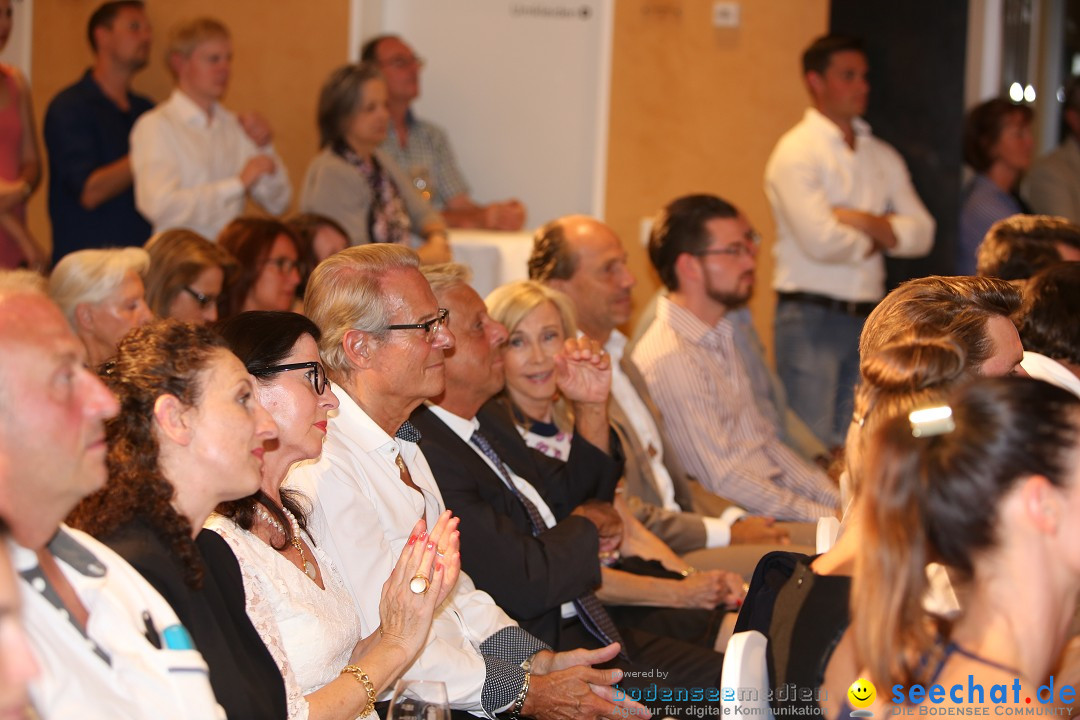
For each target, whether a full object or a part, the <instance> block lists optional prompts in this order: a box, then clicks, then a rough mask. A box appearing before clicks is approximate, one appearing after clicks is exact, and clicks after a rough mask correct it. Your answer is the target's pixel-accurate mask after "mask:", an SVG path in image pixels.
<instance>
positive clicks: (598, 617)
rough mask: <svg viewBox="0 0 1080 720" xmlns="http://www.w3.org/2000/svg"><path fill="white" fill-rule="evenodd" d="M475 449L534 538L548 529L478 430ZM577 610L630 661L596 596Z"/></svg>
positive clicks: (595, 633)
mask: <svg viewBox="0 0 1080 720" xmlns="http://www.w3.org/2000/svg"><path fill="white" fill-rule="evenodd" d="M469 440H470V442H472V444H473V445H475V446H476V447H478V448H479V449H480V452H482V453H484V455H485V456H486V457H487V459H488V460H490V461H491V462H492V463H493V464H494V465H495V467H496V468H498V469H499V475H500V476H502V481H503V483H505V484H506V487H507V488H509V490H510V492H512V493H514V497H516V498H517V499H518V502H520V503H521V504H522V505H523V506H524V507H525V512H526V513H528V515H529V521H530V523H531V524H532V532H533V536H536V535H539V534H540V533H542V532H543V531H544V530H546V529H547V523H546V522H544V517H543V516H542V515H541V514H540V511H539V510H538V509H537V508H536V505H534V504H533V503H532V502H531V501H530V500H529V498H527V497H525V495H523V494H522V493H521V491H520V490H518V489H517V486H516V485H514V480H513V478H512V477H511V476H510V471H509V470H508V469H507V467H506V464H505V463H503V461H502V458H500V457H499V454H498V453H497V452H495V448H493V447H491V443H489V442H488V440H487V438H486V437H484V436H483V435H482V434H481V433H480V431H479V430H475V431H473V434H472V437H471V438H469ZM573 602H574V609H575V610H577V614H578V617H579V618H580V619H581V622H582V624H583V625H585V629H586V630H588V631H589V634H590V635H592V636H593V637H595V638H596V639H597V640H599V641H600V642H602V643H603V644H604V645H610V644H611V643H613V642H617V643H619V655H620V656H621V657H623V658H624V659H627V660H629V659H630V657H629V655H628V654H627V652H626V643H625V642H623V639H622V635H620V634H619V629H618V628H616V627H615V621H614V620H612V619H611V616H610V615H608V612H607V610H605V609H604V606H603V604H601V602H600V601H599V600H598V599H597V597H596V595H594V594H593V593H591V592H586V593H584V594H583V595H581V596H580V597H578V598H576V599H575V600H574V601H573Z"/></svg>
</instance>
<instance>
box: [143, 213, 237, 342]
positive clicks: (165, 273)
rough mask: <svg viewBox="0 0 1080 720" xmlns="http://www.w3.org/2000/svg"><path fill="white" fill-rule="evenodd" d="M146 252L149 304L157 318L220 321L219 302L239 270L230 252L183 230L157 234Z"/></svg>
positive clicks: (199, 321) (191, 232)
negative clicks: (229, 282) (148, 261)
mask: <svg viewBox="0 0 1080 720" xmlns="http://www.w3.org/2000/svg"><path fill="white" fill-rule="evenodd" d="M145 249H146V252H148V253H150V269H149V270H148V271H147V273H146V304H147V305H149V306H150V309H151V310H153V311H154V314H155V315H157V316H158V317H161V318H173V319H175V320H180V321H181V322H190V323H195V324H197V325H204V324H206V323H212V322H215V321H217V318H218V298H219V297H221V293H222V290H223V288H224V287H225V283H226V281H227V280H228V279H229V277H230V276H231V275H232V273H233V272H234V270H235V269H236V261H235V260H233V258H232V256H231V255H229V253H228V251H226V250H225V249H224V248H222V247H220V246H218V245H215V244H214V243H212V242H210V241H209V240H207V239H206V238H204V237H203V236H202V235H200V234H198V233H197V232H193V231H191V230H186V229H183V228H177V229H175V230H166V231H165V232H161V233H158V234H157V235H155V236H154V237H152V238H150V239H149V240H147V241H146V245H145Z"/></svg>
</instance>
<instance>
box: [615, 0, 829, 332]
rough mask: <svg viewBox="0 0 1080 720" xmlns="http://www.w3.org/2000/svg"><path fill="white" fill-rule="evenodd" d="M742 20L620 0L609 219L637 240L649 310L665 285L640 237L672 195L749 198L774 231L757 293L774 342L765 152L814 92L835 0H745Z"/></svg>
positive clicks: (639, 297)
mask: <svg viewBox="0 0 1080 720" xmlns="http://www.w3.org/2000/svg"><path fill="white" fill-rule="evenodd" d="M740 5H741V25H740V27H738V28H737V29H717V28H715V27H713V26H712V22H711V13H712V7H713V3H712V0H618V2H617V3H616V12H615V32H614V59H613V68H612V93H611V94H612V97H611V134H610V140H609V155H608V186H607V211H606V217H607V221H608V222H609V223H610V224H611V226H612V227H613V228H615V230H616V231H617V232H618V233H619V234H620V235H621V236H622V237H623V238H624V240H626V241H627V244H628V245H630V246H631V247H632V251H631V253H630V256H631V257H630V263H631V268H632V270H633V272H634V273H635V275H636V276H637V277H638V278H639V282H638V286H637V288H636V289H635V291H634V302H635V308H636V309H637V310H640V309H641V308H643V307H644V306H645V304H646V303H647V302H648V299H649V298H650V297H651V296H652V294H653V293H654V292H655V291H656V289H657V288H658V287H659V286H660V284H659V280H658V279H657V277H656V275H655V273H654V272H653V271H652V268H651V266H650V265H649V262H648V257H647V256H646V254H645V250H644V248H643V247H642V246H641V244H640V243H639V242H638V239H639V237H640V232H641V231H640V228H641V220H642V218H643V217H646V216H651V215H653V214H654V213H655V212H656V210H657V209H659V208H660V206H662V205H663V204H664V203H666V202H668V201H669V200H671V199H673V198H675V197H677V196H679V195H684V194H687V193H694V192H708V193H713V194H716V195H720V196H721V197H723V198H725V199H728V200H730V201H732V202H733V203H735V204H736V205H737V206H738V207H740V208H741V209H742V210H743V211H744V212H745V213H746V214H747V216H748V217H749V218H750V222H751V224H753V225H754V227H756V228H757V229H758V231H759V232H761V234H762V235H763V237H764V238H765V245H764V247H763V248H762V252H761V253H760V255H759V260H758V273H757V275H758V283H757V292H756V294H755V296H754V299H753V301H752V303H753V304H752V307H753V310H754V316H755V319H756V322H757V325H758V330H759V332H761V333H762V339H763V340H765V341H766V344H767V345H768V346H769V347H771V346H772V331H771V327H772V314H773V305H774V302H775V301H774V296H773V293H772V292H771V290H770V284H771V274H772V257H771V253H770V247H771V240H772V237H773V220H772V214H771V211H770V209H769V204H768V201H767V200H766V198H765V193H764V190H763V189H762V188H763V184H762V183H763V176H764V171H765V161H766V160H767V159H768V156H769V153H770V152H771V150H772V148H773V145H774V144H775V143H776V141H777V139H778V138H779V137H780V135H782V134H783V133H784V131H786V130H787V129H788V128H790V127H791V126H792V125H794V124H795V123H796V122H797V121H798V120H799V118H800V117H801V116H802V112H803V110H804V108H805V107H806V106H807V103H808V99H807V95H806V90H805V88H804V87H803V83H802V79H801V73H800V70H799V66H800V57H801V54H802V51H803V49H804V48H805V47H806V46H807V45H808V44H809V43H810V41H811V40H812V39H813V38H814V37H816V36H818V35H821V34H824V33H825V32H826V29H827V26H828V14H829V3H828V1H827V0H743V1H742V2H741V3H740Z"/></svg>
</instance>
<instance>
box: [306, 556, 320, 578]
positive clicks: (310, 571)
mask: <svg viewBox="0 0 1080 720" xmlns="http://www.w3.org/2000/svg"><path fill="white" fill-rule="evenodd" d="M304 573H306V574H307V576H308V577H309V578H311V579H312V580H314V579H315V577H316V576H317V575H318V574H319V573H318V571H317V570H315V566H314V565H313V564H312V563H310V562H308V561H307V560H305V561H304Z"/></svg>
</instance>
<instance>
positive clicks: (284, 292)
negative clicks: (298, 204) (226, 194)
mask: <svg viewBox="0 0 1080 720" xmlns="http://www.w3.org/2000/svg"><path fill="white" fill-rule="evenodd" d="M217 243H218V245H220V246H221V247H222V248H224V249H225V250H226V251H228V252H229V253H231V254H232V256H233V257H234V258H236V262H237V272H236V277H235V279H234V280H232V281H231V282H230V284H229V287H228V288H227V289H226V291H225V293H224V294H222V296H221V298H220V299H219V300H218V315H219V316H220V317H221V318H222V319H228V318H230V317H232V316H233V315H236V314H238V313H241V312H246V311H248V310H291V309H292V308H293V303H294V302H295V301H296V287H297V285H299V284H300V276H301V268H300V242H299V240H297V238H296V235H295V234H294V233H293V231H292V230H290V229H289V227H288V226H287V225H285V224H284V223H282V222H279V221H277V220H274V219H271V218H256V217H241V218H236V219H235V220H233V221H232V222H230V223H229V224H228V225H226V226H225V229H224V230H222V231H221V234H220V235H218V238H217Z"/></svg>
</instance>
